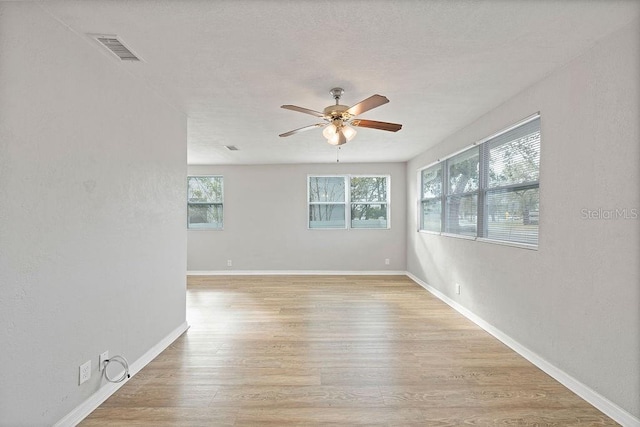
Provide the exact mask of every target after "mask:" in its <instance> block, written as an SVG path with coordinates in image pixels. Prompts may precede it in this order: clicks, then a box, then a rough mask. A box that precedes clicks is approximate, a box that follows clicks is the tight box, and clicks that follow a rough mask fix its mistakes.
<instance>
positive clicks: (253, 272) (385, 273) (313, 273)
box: [187, 270, 406, 276]
mask: <svg viewBox="0 0 640 427" xmlns="http://www.w3.org/2000/svg"><path fill="white" fill-rule="evenodd" d="M276 275H277V276H405V275H406V271H395V270H380V271H332V270H208V271H202V270H193V271H187V276H276Z"/></svg>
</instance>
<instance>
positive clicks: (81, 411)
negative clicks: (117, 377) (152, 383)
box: [54, 321, 189, 427]
mask: <svg viewBox="0 0 640 427" xmlns="http://www.w3.org/2000/svg"><path fill="white" fill-rule="evenodd" d="M187 329H189V325H188V324H187V322H186V321H185V322H184V323H183V324H182V325H180V326H178V327H177V328H176V329H174V330H173V331H172V332H171V333H169V335H167V336H166V337H164V338H163V339H162V340H161V341H160V342H159V343H157V344H156V345H154V346H153V347H151V348H150V349H149V350H148V351H147V352H146V353H145V354H143V355H142V356H141V357H140V358H139V359H138V360H136V361H134V362H133V363H131V364H130V365H129V374H130V375H131V376H132V377H133V376H134V375H135V374H137V373H138V372H139V371H140V370H141V369H142V368H144V367H145V366H147V365H148V364H149V362H151V361H152V360H153V359H155V358H156V356H158V355H159V354H160V353H162V352H163V351H164V349H166V348H167V347H169V345H171V343H172V342H174V341H175V340H176V339H177V338H178V337H179V336H180V335H182V334H183V333H184V332H185V331H186V330H187ZM127 381H128V380H127ZM127 381H123V382H121V383H106V384H105V385H104V386H102V387H100V389H98V391H96V392H95V393H94V394H92V395H91V396H89V398H88V399H87V400H85V401H84V402H82V403H81V404H80V405H78V406H76V408H75V409H74V410H72V411H71V412H69V413H68V414H67V415H66V416H65V417H64V418H62V419H61V420H60V421H58V422H57V423H55V424H54V427H67V426H68V427H73V426H76V425H78V424H79V423H80V421H82V420H83V419H85V418H86V417H87V416H88V415H89V414H90V413H91V412H93V411H94V410H95V409H96V408H97V407H98V406H100V405H101V404H102V402H104V401H105V400H107V399H108V398H109V396H111V395H112V394H113V393H115V392H116V391H117V390H118V389H119V388H120V387H122V386H123V385H125V384H126V383H127Z"/></svg>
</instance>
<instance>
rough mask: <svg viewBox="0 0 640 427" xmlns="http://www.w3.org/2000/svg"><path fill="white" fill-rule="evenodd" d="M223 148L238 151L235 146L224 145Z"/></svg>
mask: <svg viewBox="0 0 640 427" xmlns="http://www.w3.org/2000/svg"><path fill="white" fill-rule="evenodd" d="M224 148H226V149H227V150H229V151H238V147H236V146H235V145H225V146H224Z"/></svg>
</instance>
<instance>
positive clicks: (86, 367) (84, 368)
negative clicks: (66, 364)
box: [79, 360, 91, 384]
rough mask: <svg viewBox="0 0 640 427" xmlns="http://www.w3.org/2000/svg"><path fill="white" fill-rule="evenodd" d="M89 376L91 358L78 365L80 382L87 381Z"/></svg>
mask: <svg viewBox="0 0 640 427" xmlns="http://www.w3.org/2000/svg"><path fill="white" fill-rule="evenodd" d="M89 378H91V360H87V361H86V362H84V363H83V364H82V365H80V382H79V384H82V383H84V382H87V381H88V380H89Z"/></svg>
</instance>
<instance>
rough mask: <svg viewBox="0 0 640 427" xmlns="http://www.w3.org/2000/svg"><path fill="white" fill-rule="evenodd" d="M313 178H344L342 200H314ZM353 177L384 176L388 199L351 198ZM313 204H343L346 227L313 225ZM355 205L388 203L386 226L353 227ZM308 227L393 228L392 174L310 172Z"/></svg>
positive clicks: (326, 228) (327, 228)
mask: <svg viewBox="0 0 640 427" xmlns="http://www.w3.org/2000/svg"><path fill="white" fill-rule="evenodd" d="M312 178H342V179H343V180H344V185H345V187H344V188H345V191H344V200H343V201H342V202H312V201H311V200H310V199H311V197H310V196H311V194H310V181H311V179H312ZM352 178H384V179H385V184H386V196H387V198H386V201H383V202H369V201H366V202H361V201H352V200H351V179H352ZM312 205H343V206H344V227H311V224H310V223H311V206H312ZM353 205H386V211H387V225H386V227H353V226H352V214H351V210H352V207H353ZM307 229H308V230H389V229H391V175H390V174H308V175H307Z"/></svg>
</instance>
